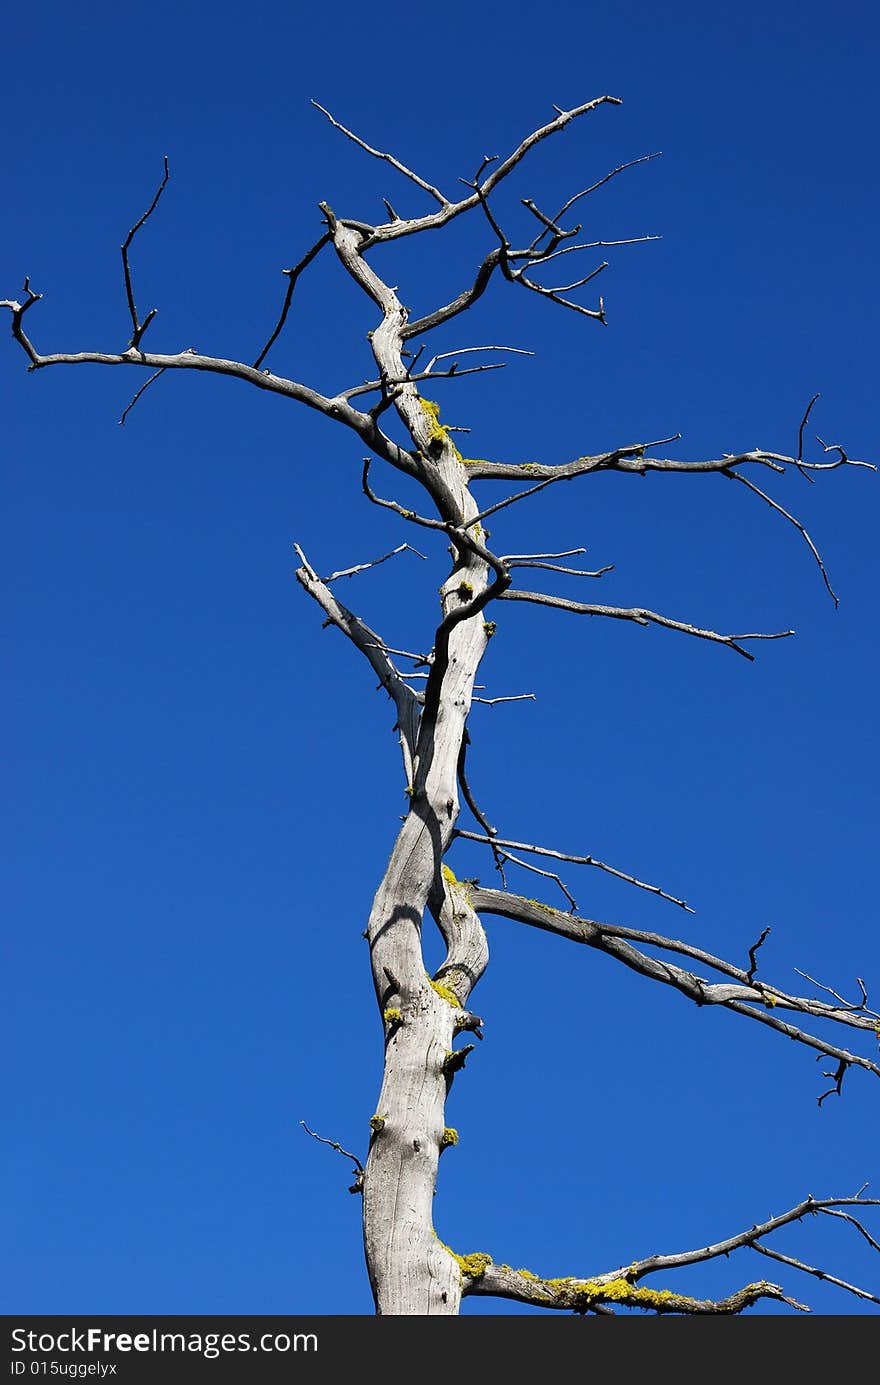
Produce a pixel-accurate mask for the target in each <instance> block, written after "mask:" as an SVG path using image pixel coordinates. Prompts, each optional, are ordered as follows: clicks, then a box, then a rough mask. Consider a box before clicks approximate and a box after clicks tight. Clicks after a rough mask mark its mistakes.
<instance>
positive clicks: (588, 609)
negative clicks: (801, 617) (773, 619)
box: [498, 590, 794, 661]
mask: <svg viewBox="0 0 880 1385" xmlns="http://www.w3.org/2000/svg"><path fill="white" fill-rule="evenodd" d="M498 597H499V600H504V601H529V602H531V603H532V604H533V605H535V606H553V607H554V608H555V609H556V610H559V611H570V612H571V613H572V614H573V615H578V616H608V617H610V619H612V620H629V621H632V622H633V623H634V624H636V625H660V626H662V627H663V628H664V629H665V630H680V631H681V633H682V634H684V635H694V636H696V638H697V639H700V640H710V641H711V642H712V643H713V644H723V645H726V647H727V648H728V649H733V650H735V652H736V653H737V654H741V655H742V656H743V658H744V659H749V660H750V661H754V658H755V656H754V654H750V653H749V651H748V650H747V649H743V647H742V645H741V643H740V641H741V640H784V639H786V638H787V637H788V636H789V635H793V634H794V631H793V630H778V631H776V632H773V633H753V634H747V635H720V634H718V632H717V631H716V630H703V629H701V628H700V626H698V625H689V624H688V623H687V622H686V621H681V620H672V619H671V618H670V617H669V616H661V615H658V613H657V612H656V611H648V610H646V609H645V608H644V607H643V606H632V607H629V608H627V607H623V606H598V605H594V604H592V603H588V602H584V601H569V600H568V599H567V598H566V597H563V596H547V595H546V594H545V593H544V592H524V591H517V590H510V591H501V592H499V593H498Z"/></svg>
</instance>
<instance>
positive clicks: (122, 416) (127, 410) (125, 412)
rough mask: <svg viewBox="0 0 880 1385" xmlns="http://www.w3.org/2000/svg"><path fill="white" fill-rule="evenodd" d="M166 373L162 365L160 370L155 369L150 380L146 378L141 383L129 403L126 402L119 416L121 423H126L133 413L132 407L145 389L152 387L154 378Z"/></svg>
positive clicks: (156, 378)
mask: <svg viewBox="0 0 880 1385" xmlns="http://www.w3.org/2000/svg"><path fill="white" fill-rule="evenodd" d="M164 374H165V367H164V366H162V367H161V368H160V369H159V370H156V371H154V372H153V374H152V375H151V376H150V378H149V380H146V381H145V382H144V383H143V384H142V385H141V387H140V389H139V390H137V391H136V392H135V393H134V395H133V396H132V398H131V399H130V400H129V401H128V403H127V404H126V406H125V408H124V409H123V410H122V413H121V414H120V416H119V422H120V424H124V423H125V420H126V419H127V417H128V415H129V414H130V413H131V411H132V409H133V408H134V406H135V404H136V403H137V402H138V400H139V399H140V397H141V395H142V394H143V393H144V391H145V390H148V389H149V388H150V385H152V383H153V381H154V380H158V378H159V376H160V375H164Z"/></svg>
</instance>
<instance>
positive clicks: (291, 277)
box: [254, 231, 333, 370]
mask: <svg viewBox="0 0 880 1385" xmlns="http://www.w3.org/2000/svg"><path fill="white" fill-rule="evenodd" d="M332 240H333V237H332V235H331V234H330V232H329V231H325V232H324V234H323V236H321V237H320V239H319V240H316V241H315V244H314V245H313V246H312V248H311V249H310V250H307V251H306V253H305V254H304V255H303V257H302V259H301V260H300V262H299V264H296V265H294V267H293V269H283V270H282V271H281V272H282V274H286V275H287V289H286V291H285V294H284V302H283V304H282V306H281V314H280V316H279V318H278V321H277V322H276V324H275V326H274V328H273V329H272V332H271V335H270V337H269V340H268V341H267V342H266V345H265V346H264V347H263V349H262V351H261V352H260V354H259V356H258V357H257V359H256V360H255V361H254V370H259V368H260V366H261V365H262V364H263V362H264V360H265V359H266V357H267V356H268V354H269V352H270V350H271V349H272V347H273V346H274V345H275V343H276V341H277V340H278V338H279V337H280V335H281V332H282V330H283V328H284V324H285V322H286V321H287V314H288V313H289V312H290V305H291V303H292V302H293V290H294V289H295V288H296V281H297V279H298V278H299V276H300V275H301V274H302V272H303V270H304V269H307V268H308V266H309V265H310V264H311V263H312V260H313V259H315V257H316V255H318V254H319V253H320V252H321V251H322V250H323V248H324V246H325V245H329V244H330V243H331V241H332Z"/></svg>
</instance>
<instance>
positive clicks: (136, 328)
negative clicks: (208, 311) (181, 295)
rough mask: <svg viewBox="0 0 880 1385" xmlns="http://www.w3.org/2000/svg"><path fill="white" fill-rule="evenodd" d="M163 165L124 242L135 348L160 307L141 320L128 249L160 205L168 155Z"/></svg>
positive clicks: (166, 178)
mask: <svg viewBox="0 0 880 1385" xmlns="http://www.w3.org/2000/svg"><path fill="white" fill-rule="evenodd" d="M163 165H164V173H163V176H162V181H161V183H160V184H159V186H158V188H157V189H156V195H155V197H154V198H153V200H152V202H151V203H150V205H149V207H148V208H147V210H146V211H145V212H144V214H143V216H142V217H141V218H140V220H139V221H136V222H135V224H134V225H133V226H132V228H131V230H130V231H129V233H128V235H127V236H126V237H125V240H124V241H123V243H122V269H123V273H124V275H125V296H126V298H127V299H128V311H129V314H130V316H131V325H132V329H133V330H132V336H131V341H130V342H129V343H128V344H129V346H130V347H134V348H135V349H136V348H137V347H138V346H139V345H140V342H141V337H142V336H143V335H144V332H146V330H147V328H148V327H149V325H150V323H151V322H152V321H153V318H154V317H155V316H156V313H157V311H158V309H156V308H151V310H150V311H149V312H148V313H147V315H146V317H145V318H144V320H143V322H141V321H140V319H139V317H138V310H137V307H136V306H135V301H134V289H133V288H132V283H131V266H130V264H129V262H128V251H129V247H130V245H131V243H132V241H133V240H134V238H135V236H136V235H137V233H138V231H139V230H140V229H141V227H142V226H143V225H144V223H145V222H146V221H148V220H149V218H150V217H151V216H152V215H153V212H154V211H155V210H156V207H157V205H158V202H159V198H160V197H161V196H162V193H163V192H164V191H165V187H166V184H167V182H168V179H169V177H170V176H171V175H170V173H169V169H168V156H167V155H166V156H165V158H164V159H163Z"/></svg>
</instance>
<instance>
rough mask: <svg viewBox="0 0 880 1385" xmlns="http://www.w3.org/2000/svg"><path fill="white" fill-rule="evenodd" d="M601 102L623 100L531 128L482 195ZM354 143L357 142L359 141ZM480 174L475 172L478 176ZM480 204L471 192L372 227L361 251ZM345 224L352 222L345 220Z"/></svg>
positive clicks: (590, 104) (604, 98)
mask: <svg viewBox="0 0 880 1385" xmlns="http://www.w3.org/2000/svg"><path fill="white" fill-rule="evenodd" d="M604 105H611V106H620V105H622V102H621V100H620V98H619V97H617V96H597V97H596V98H595V99H594V100H592V101H586V102H585V103H584V104H583V105H581V106H575V107H574V108H573V109H572V110H570V111H563V110H559V109H558V108H557V114H556V118H555V119H554V120H551V121H548V122H547V124H546V125H541V126H540V127H539V128H538V129H537V130H533V131H532V133H531V134H530V135H527V136H526V138H525V139H524V140H522V141H521V142H520V143H519V144H518V145H517V147H516V149H514V151H513V153H512V154H508V156H507V158H506V159H504V160H503V161H502V162H501V163H498V164H496V167H495V168H494V169H493V170H492V172H491V173H490V174H489V175H488V176H487V177H486V178H485V179H484V181H483V182H482V183H481V184H479V187H480V191H481V192H482V194H483V196H488V194H489V193H490V192H491V191H492V189H493V188H495V187H497V186H498V184H499V183H500V182H502V181H503V180H504V179H505V178H506V177H507V176H508V175H509V174H510V173H512V172H513V170H514V168H516V166H517V165H518V164H519V163H521V162H522V160H523V159H524V158H525V156H526V154H528V153H529V151H530V150H531V149H534V147H535V145H536V144H539V143H540V142H541V140H544V139H547V138H548V137H549V136H550V135H554V134H556V133H557V131H559V130H562V129H564V128H565V126H566V125H568V124H569V123H570V122H571V121H572V120H577V119H579V117H580V116H582V115H586V114H587V113H588V112H590V111H594V110H596V109H597V108H598V107H599V106H604ZM346 133H348V132H346ZM357 142H358V143H359V142H360V141H357ZM369 152H370V153H373V152H375V151H373V150H369ZM495 162H496V161H495V160H494V159H493V160H489V161H488V163H495ZM488 163H487V161H486V160H484V162H483V167H482V168H481V170H480V174H482V172H483V171H484V169H485V168H486V167H487V166H488ZM407 171H408V170H407ZM480 174H478V177H479V176H480ZM425 190H426V191H427V190H430V185H426V188H425ZM432 195H438V194H437V190H436V189H434V190H433V192H432ZM439 196H440V197H441V198H442V194H439ZM479 203H480V196H479V194H478V193H477V192H476V191H474V192H473V193H471V194H470V196H468V197H463V198H462V199H461V201H460V202H445V205H443V206H441V207H440V208H439V209H438V210H437V211H436V212H431V213H429V214H428V215H427V216H420V217H413V218H412V219H411V220H406V221H402V220H401V221H391V222H389V223H388V224H387V225H384V226H376V227H373V228H371V229H370V230H369V232H368V233H367V234H366V236H365V238H364V240H363V241H362V243H361V250H368V249H369V248H370V247H371V246H373V245H376V244H378V243H379V242H382V241H389V240H398V239H400V237H401V236H412V235H417V234H418V233H419V232H421V231H431V230H439V229H440V228H441V227H443V226H446V225H447V224H448V222H450V221H452V220H453V219H454V218H455V217H457V216H461V215H462V214H463V213H464V212H469V211H471V210H472V209H473V208H474V207H477V206H479ZM346 224H352V223H348V222H346Z"/></svg>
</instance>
